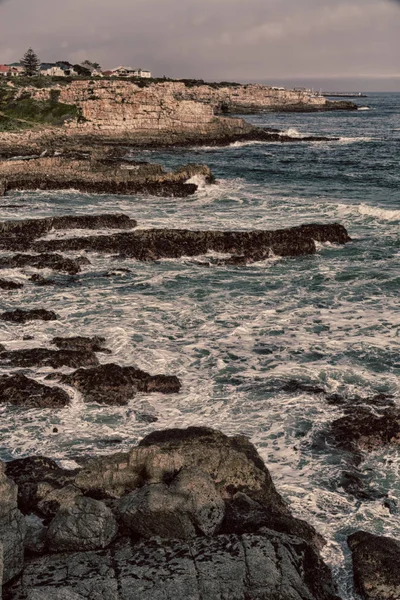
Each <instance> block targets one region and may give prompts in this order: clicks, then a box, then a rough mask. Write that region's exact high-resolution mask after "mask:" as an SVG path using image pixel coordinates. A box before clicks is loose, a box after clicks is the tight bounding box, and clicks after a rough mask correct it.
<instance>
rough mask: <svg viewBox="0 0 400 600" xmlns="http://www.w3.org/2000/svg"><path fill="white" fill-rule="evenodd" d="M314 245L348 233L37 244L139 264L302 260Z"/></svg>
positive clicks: (146, 235) (137, 236)
mask: <svg viewBox="0 0 400 600" xmlns="http://www.w3.org/2000/svg"><path fill="white" fill-rule="evenodd" d="M315 241H319V242H331V243H338V244H345V243H347V242H349V241H350V237H349V236H348V234H347V231H346V229H345V228H344V227H343V226H342V225H340V224H338V223H333V224H329V225H317V224H316V225H302V226H299V227H292V228H290V229H281V230H277V231H190V230H185V229H147V230H140V231H135V232H132V233H119V234H114V235H110V236H107V235H103V236H94V237H81V238H70V239H55V240H48V241H39V242H37V243H36V244H35V248H36V250H38V251H39V252H47V251H55V250H64V251H72V250H73V251H77V250H87V251H94V252H107V253H119V254H120V255H121V256H126V257H131V258H136V259H137V260H156V259H161V258H179V257H181V256H198V255H202V254H207V252H210V251H213V252H220V253H224V254H232V255H240V256H244V257H245V258H246V260H250V261H254V260H263V259H265V258H268V257H269V256H270V255H271V253H273V254H275V255H278V256H301V255H305V254H314V253H315V252H316V248H315Z"/></svg>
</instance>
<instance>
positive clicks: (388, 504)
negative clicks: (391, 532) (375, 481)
mask: <svg viewBox="0 0 400 600" xmlns="http://www.w3.org/2000/svg"><path fill="white" fill-rule="evenodd" d="M382 504H383V506H384V507H385V508H387V509H388V511H389V512H390V514H391V515H397V514H398V512H399V507H398V504H397V502H396V500H394V499H393V498H385V500H384V501H383V503H382Z"/></svg>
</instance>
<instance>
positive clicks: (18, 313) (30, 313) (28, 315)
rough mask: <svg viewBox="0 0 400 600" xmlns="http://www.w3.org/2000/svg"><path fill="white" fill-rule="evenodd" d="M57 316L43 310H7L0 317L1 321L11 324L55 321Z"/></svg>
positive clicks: (50, 311)
mask: <svg viewBox="0 0 400 600" xmlns="http://www.w3.org/2000/svg"><path fill="white" fill-rule="evenodd" d="M56 319H57V315H56V313H55V312H53V311H52V310H45V309H44V308H33V309H30V310H29V309H23V308H16V309H15V310H8V311H6V312H4V313H2V314H1V315H0V320H1V321H10V322H12V323H27V322H28V321H55V320H56Z"/></svg>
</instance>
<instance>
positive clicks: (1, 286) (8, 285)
mask: <svg viewBox="0 0 400 600" xmlns="http://www.w3.org/2000/svg"><path fill="white" fill-rule="evenodd" d="M23 287H24V285H23V283H17V282H16V281H8V280H6V279H0V290H7V291H9V290H20V289H21V288H23Z"/></svg>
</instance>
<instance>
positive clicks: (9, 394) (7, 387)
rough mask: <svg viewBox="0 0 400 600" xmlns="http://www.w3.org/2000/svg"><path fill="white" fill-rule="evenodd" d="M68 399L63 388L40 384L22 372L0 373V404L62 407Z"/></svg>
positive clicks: (29, 406) (26, 406)
mask: <svg viewBox="0 0 400 600" xmlns="http://www.w3.org/2000/svg"><path fill="white" fill-rule="evenodd" d="M1 356H2V354H1V353H0V357H1ZM69 401H70V398H69V396H68V394H67V393H66V392H65V391H64V390H61V389H60V388H57V387H50V386H47V385H42V384H41V383H38V382H37V381H34V380H33V379H29V378H28V377H26V376H25V375H23V374H22V373H17V374H16V375H0V404H2V403H6V404H12V405H14V406H22V407H24V408H62V407H64V406H67V405H68V404H69Z"/></svg>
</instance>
